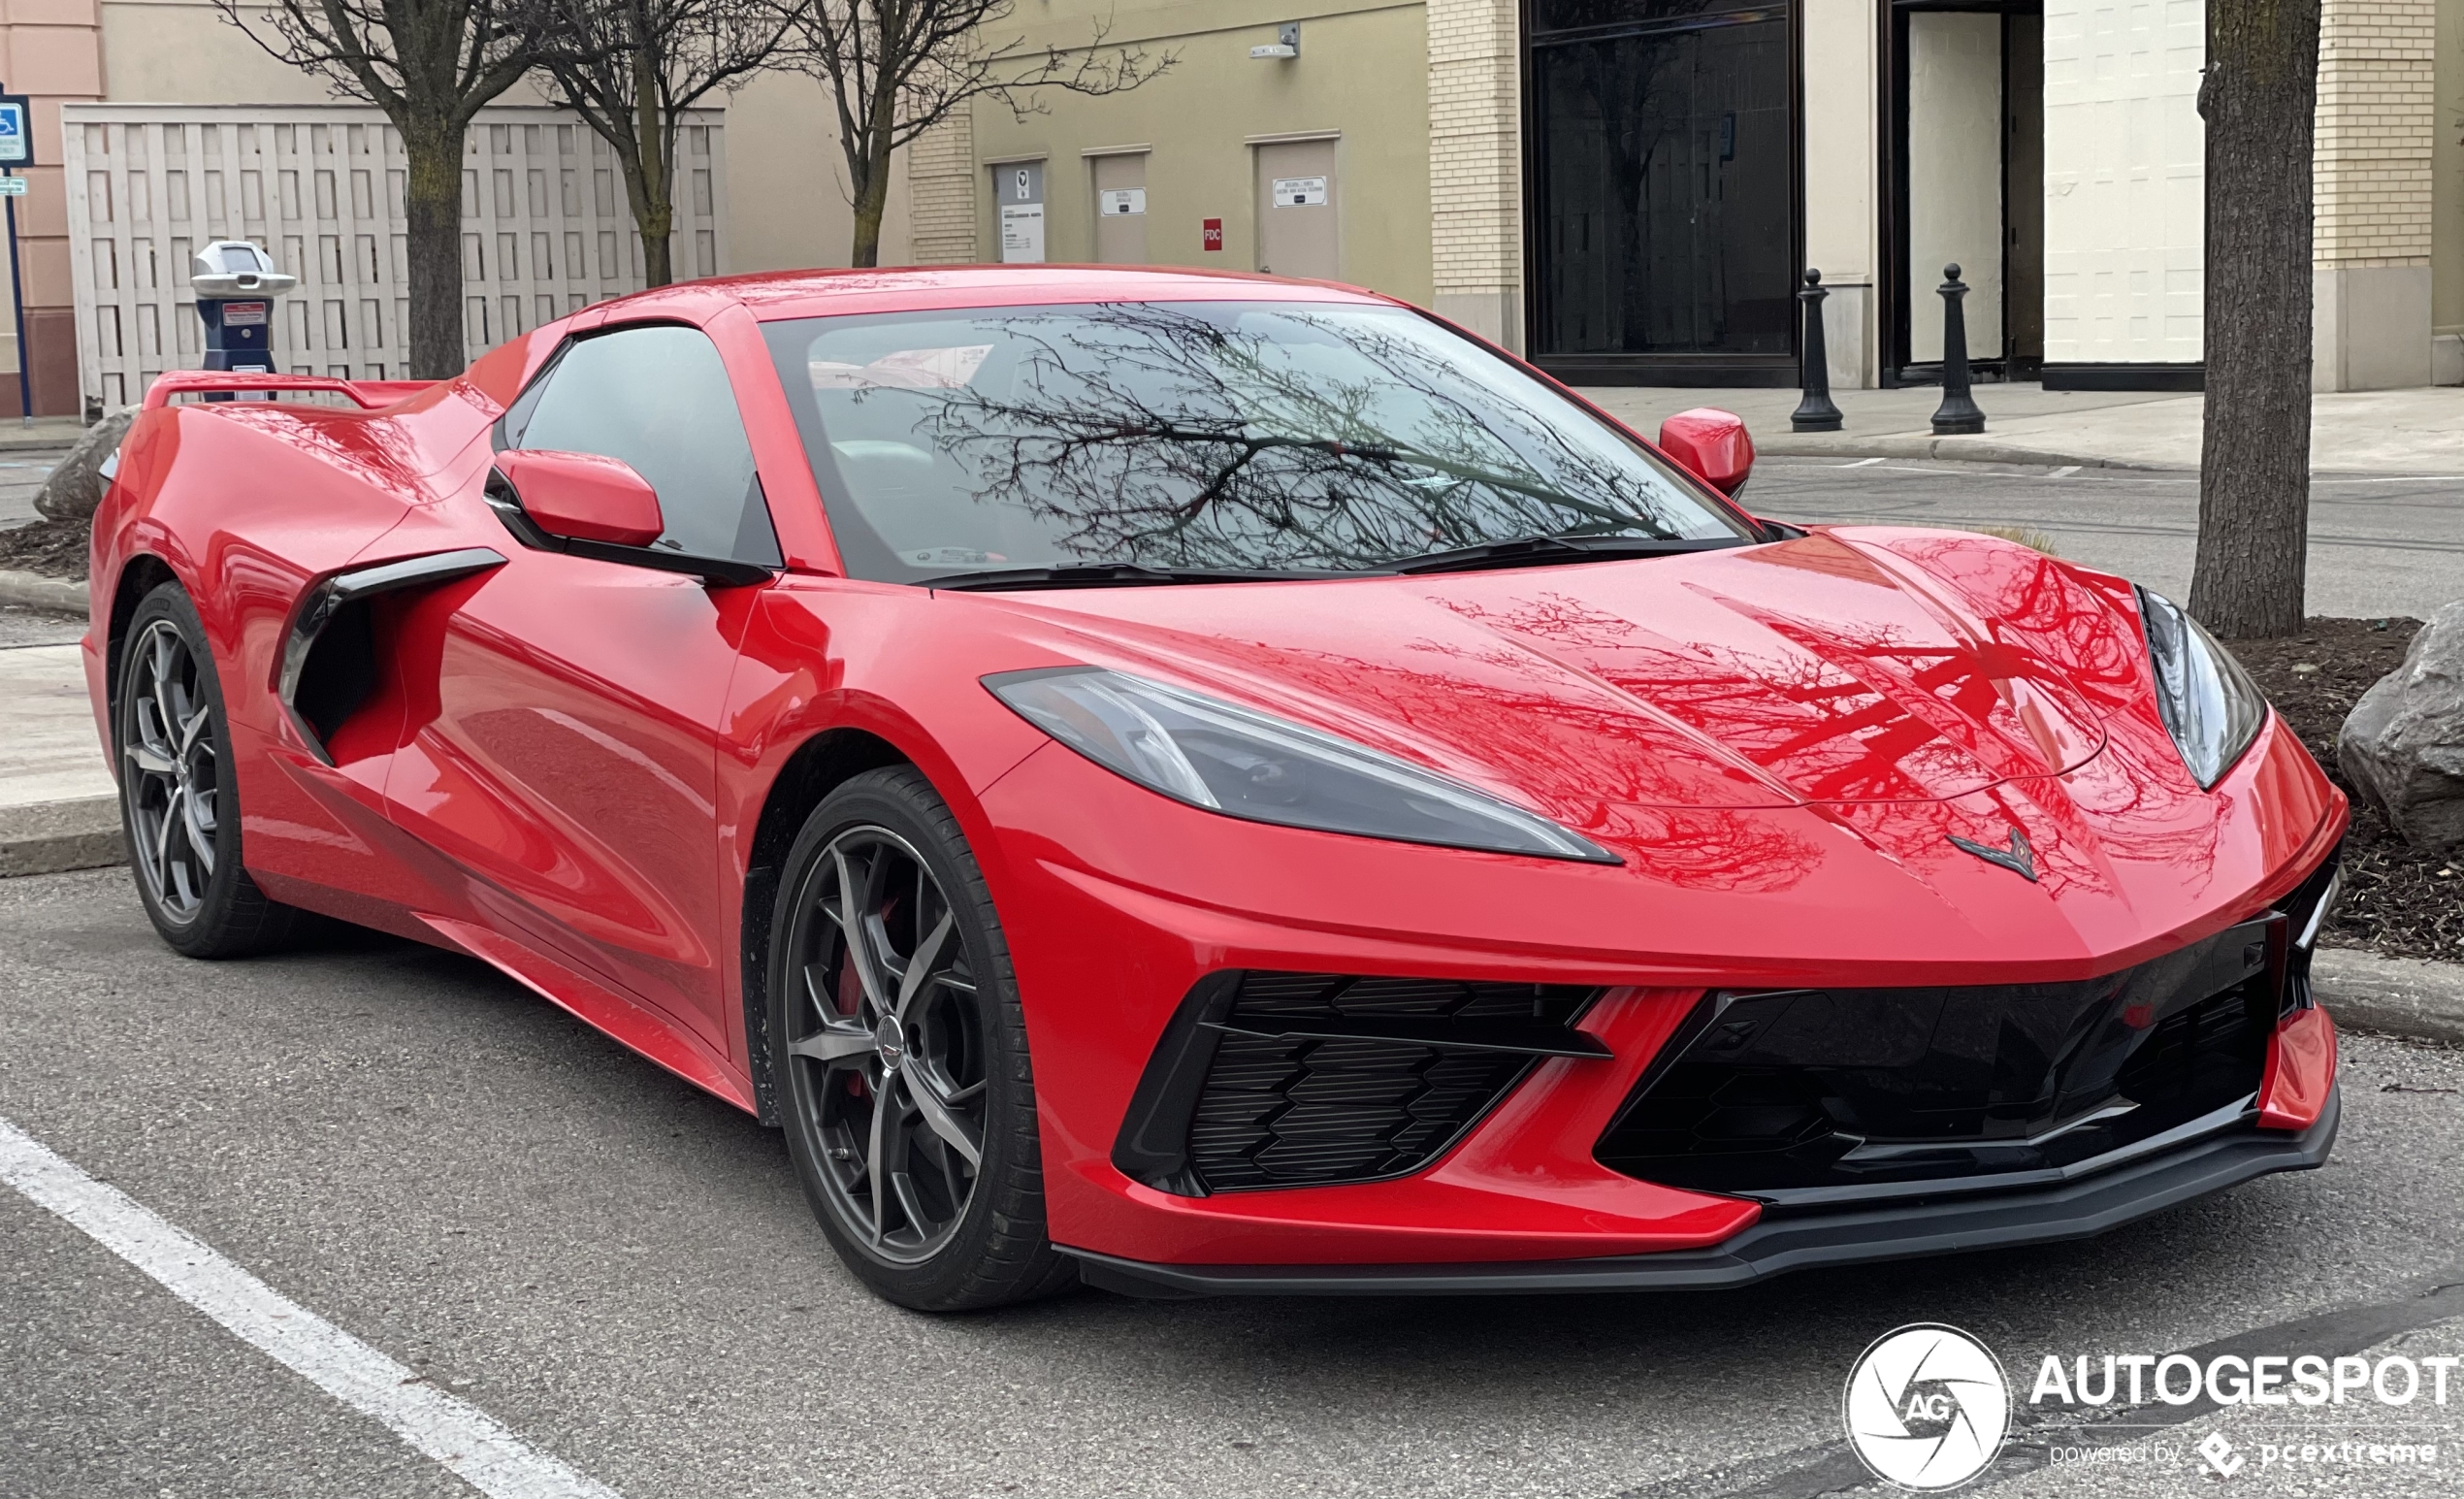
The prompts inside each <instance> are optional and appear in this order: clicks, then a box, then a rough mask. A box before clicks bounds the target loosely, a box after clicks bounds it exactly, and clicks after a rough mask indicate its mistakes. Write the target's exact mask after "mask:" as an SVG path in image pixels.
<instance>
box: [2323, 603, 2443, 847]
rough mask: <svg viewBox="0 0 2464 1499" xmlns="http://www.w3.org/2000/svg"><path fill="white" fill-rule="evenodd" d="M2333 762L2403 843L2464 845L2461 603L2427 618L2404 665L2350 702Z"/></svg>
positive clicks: (2407, 651) (2432, 845)
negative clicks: (2380, 812)
mask: <svg viewBox="0 0 2464 1499" xmlns="http://www.w3.org/2000/svg"><path fill="white" fill-rule="evenodd" d="M2336 763H2337V764H2339V765H2341V766H2344V772H2345V775H2346V776H2347V777H2348V778H2350V779H2351V782H2352V784H2353V785H2354V786H2355V787H2356V788H2358V789H2359V790H2360V792H2361V794H2362V795H2363V796H2365V797H2367V798H2370V799H2371V800H2373V801H2375V802H2377V803H2378V804H2379V805H2380V806H2381V807H2383V808H2384V809H2385V811H2386V814H2387V821H2388V822H2389V823H2390V824H2392V825H2393V826H2394V828H2395V831H2397V832H2399V833H2401V834H2403V836H2404V841H2406V842H2407V843H2410V844H2412V845H2413V846H2414V847H2415V848H2418V849H2424V850H2427V851H2428V852H2430V853H2434V854H2443V853H2452V852H2455V851H2457V850H2460V849H2464V602H2459V603H2450V604H2448V605H2447V607H2445V608H2443V609H2441V610H2439V611H2438V612H2437V613H2436V614H2433V615H2431V616H2430V622H2429V623H2428V624H2426V625H2424V626H2422V627H2421V633H2420V634H2419V635H2415V636H2414V637H2413V644H2412V646H2411V648H2410V649H2408V650H2406V651H2405V653H2404V665H2403V666H2400V667H2398V668H2395V669H2394V670H2393V671H2390V672H2388V673H2387V674H2386V675H2385V676H2383V677H2381V678H2380V679H2379V681H2378V683H2377V685H2375V686H2373V687H2372V688H2371V689H2370V690H2369V691H2368V692H2366V693H2363V694H2362V695H2361V701H2359V702H2356V703H2354V704H2353V705H2352V712H2351V716H2349V717H2347V718H2346V719H2345V726H2344V732H2343V733H2340V734H2339V735H2338V736H2337V738H2336Z"/></svg>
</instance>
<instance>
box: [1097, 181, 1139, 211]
mask: <svg viewBox="0 0 2464 1499" xmlns="http://www.w3.org/2000/svg"><path fill="white" fill-rule="evenodd" d="M1102 212H1103V215H1104V216H1105V217H1106V218H1119V217H1120V216H1121V215H1122V214H1124V213H1144V212H1147V189H1145V188H1143V187H1119V188H1115V189H1113V190H1112V191H1109V192H1107V193H1105V194H1103V210H1102Z"/></svg>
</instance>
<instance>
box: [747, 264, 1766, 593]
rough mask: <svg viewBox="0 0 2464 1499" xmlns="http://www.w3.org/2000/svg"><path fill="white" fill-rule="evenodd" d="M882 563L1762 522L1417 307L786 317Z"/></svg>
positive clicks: (828, 450)
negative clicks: (1704, 492)
mask: <svg viewBox="0 0 2464 1499" xmlns="http://www.w3.org/2000/svg"><path fill="white" fill-rule="evenodd" d="M768 332H769V334H770V338H771V342H772V347H773V349H774V351H775V352H776V354H777V356H778V359H779V364H780V368H781V375H782V378H783V379H784V380H785V381H786V382H787V384H788V388H789V389H790V390H791V392H794V393H796V394H797V395H798V396H799V397H800V396H802V394H803V393H804V392H810V397H809V399H810V403H811V404H810V406H809V407H805V406H802V404H801V402H800V401H799V412H798V415H799V419H800V420H801V421H802V423H803V425H804V430H805V441H806V445H807V449H808V451H809V452H811V453H812V455H813V457H814V467H815V471H816V476H817V478H818V479H819V480H820V482H821V487H822V491H823V493H824V495H825V497H826V498H827V502H828V504H829V505H830V516H831V521H832V525H833V528H834V529H835V530H836V531H837V532H839V533H840V538H841V546H842V549H843V550H845V551H846V552H848V554H849V560H850V564H851V566H852V567H854V568H855V569H856V570H857V571H858V572H859V575H865V576H877V577H887V578H894V579H899V580H905V581H916V580H920V579H924V578H928V577H932V576H936V575H939V574H943V573H949V572H953V571H959V570H983V569H999V568H1013V567H1014V568H1042V567H1052V566H1056V565H1061V566H1065V565H1070V564H1086V563H1129V564H1137V565H1141V566H1146V567H1152V568H1161V569H1216V570H1220V569H1243V570H1294V569H1305V570H1336V571H1359V570H1368V569H1377V568H1382V567H1386V566H1389V565H1392V564H1394V563H1397V562H1399V561H1403V560H1405V559H1409V558H1412V557H1417V556H1421V555H1423V554H1426V553H1429V552H1435V551H1446V550H1449V549H1453V548H1459V547H1465V546H1474V545H1478V544H1480V543H1484V542H1492V541H1499V540H1506V539H1510V538H1522V537H1532V536H1550V535H1561V536H1564V535H1571V536H1625V537H1637V538H1673V539H1682V538H1698V539H1708V538H1731V537H1736V536H1740V535H1742V534H1743V530H1742V527H1741V526H1740V525H1739V524H1738V523H1737V522H1735V520H1733V519H1732V518H1731V517H1730V516H1728V515H1725V514H1723V513H1721V512H1719V511H1718V510H1716V509H1714V508H1713V507H1712V506H1711V505H1709V504H1707V503H1706V502H1704V501H1703V500H1702V499H1701V498H1700V497H1699V496H1698V495H1697V494H1695V493H1694V492H1693V491H1692V490H1691V489H1689V488H1688V487H1687V486H1686V485H1685V484H1684V483H1683V482H1682V481H1680V480H1677V479H1675V478H1674V477H1672V476H1671V475H1670V474H1669V473H1666V472H1665V471H1663V470H1662V469H1661V468H1660V466H1659V465H1658V464H1657V463H1656V462H1654V461H1653V460H1652V459H1651V458H1650V457H1649V456H1648V455H1646V454H1645V453H1644V452H1642V451H1641V450H1640V449H1639V448H1637V446H1636V445H1635V444H1633V443H1631V442H1629V441H1627V440H1624V439H1623V438H1622V437H1620V436H1619V435H1617V434H1616V433H1615V432H1613V431H1612V430H1610V429H1609V428H1607V427H1606V426H1605V425H1603V424H1602V423H1601V422H1599V421H1598V420H1597V419H1595V418H1593V417H1592V416H1590V415H1589V414H1588V413H1587V412H1585V411H1583V410H1582V409H1581V408H1580V407H1576V406H1574V405H1573V404H1572V403H1571V402H1568V401H1567V400H1566V399H1565V398H1563V397H1562V396H1559V395H1558V394H1556V393H1555V392H1554V391H1551V390H1550V389H1548V387H1546V386H1545V385H1543V384H1541V383H1540V382H1539V381H1537V380H1535V379H1533V378H1531V377H1530V376H1529V375H1525V374H1524V373H1523V372H1521V371H1519V370H1517V369H1516V368H1514V367H1513V366H1511V365H1509V364H1508V363H1506V362H1505V361H1503V360H1500V359H1498V358H1496V357H1495V356H1494V355H1492V354H1489V353H1488V352H1486V351H1485V350H1482V349H1480V348H1479V347H1478V346H1477V345H1475V344H1473V343H1471V342H1468V341H1465V340H1463V339H1461V338H1458V337H1456V336H1455V335H1453V334H1451V333H1449V332H1447V331H1446V330H1445V329H1443V328H1442V327H1439V326H1438V325H1436V324H1433V323H1431V322H1429V321H1427V320H1425V319H1423V318H1421V317H1419V316H1417V315H1415V314H1413V313H1411V312H1409V311H1407V310H1402V309H1391V308H1376V307H1362V306H1357V305H1345V304H1293V305H1285V306H1261V305H1258V304H1251V303H1179V304H1163V303H1114V304H1102V305H1096V306H1071V307H1048V308H1022V309H989V310H966V311H960V312H928V313H908V314H897V315H892V316H885V317H839V318H816V319H809V320H805V321H802V322H797V323H785V324H772V325H770V327H769V330H768Z"/></svg>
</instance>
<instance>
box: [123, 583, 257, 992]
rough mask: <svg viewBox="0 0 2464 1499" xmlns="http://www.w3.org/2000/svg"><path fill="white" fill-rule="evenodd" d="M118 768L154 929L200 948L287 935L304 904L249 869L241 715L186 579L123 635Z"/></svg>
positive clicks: (131, 850)
mask: <svg viewBox="0 0 2464 1499" xmlns="http://www.w3.org/2000/svg"><path fill="white" fill-rule="evenodd" d="M117 681H118V683H119V689H118V698H117V701H114V702H113V704H112V738H113V749H114V750H115V751H116V759H115V764H114V765H113V769H114V770H115V771H116V772H117V779H118V781H119V809H120V826H121V828H122V829H123V831H125V832H126V834H127V837H128V864H129V871H130V873H132V874H133V875H135V876H136V879H137V896H138V898H139V899H140V900H142V901H143V902H145V906H146V917H147V918H148V919H150V920H151V921H152V922H153V924H154V929H155V930H156V931H157V932H160V933H161V934H162V939H163V940H164V941H165V942H168V943H170V944H171V945H172V947H173V948H174V949H175V950H177V951H178V952H180V953H183V954H185V955H187V956H188V957H190V958H242V957H245V956H247V955H249V954H251V953H262V952H265V951H267V950H268V949H271V948H275V947H278V946H280V945H281V944H282V943H284V942H286V941H288V940H289V939H290V936H291V932H292V929H293V927H294V926H295V925H296V924H297V922H298V920H299V916H300V912H299V911H298V909H297V908H295V907H292V906H287V905H283V904H281V903H280V902H278V901H276V900H273V899H271V898H269V897H268V896H266V893H265V892H264V891H262V890H260V889H258V888H257V882H256V881H255V880H253V879H250V878H249V877H248V871H247V869H246V868H245V867H244V866H243V862H242V854H241V848H240V793H239V788H238V786H237V784H236V781H237V777H236V776H235V775H234V774H233V773H232V770H231V767H230V766H229V765H228V763H227V755H228V752H229V745H230V742H231V740H230V733H229V727H228V726H229V725H230V722H231V718H230V715H229V713H228V712H227V711H225V709H224V706H223V700H222V682H221V678H220V676H219V675H218V673H216V671H215V670H214V662H213V652H212V651H211V649H209V648H208V646H207V644H206V632H205V627H204V626H203V625H202V624H200V623H199V622H198V619H197V609H196V606H195V605H194V604H192V603H189V602H188V596H187V594H185V593H183V592H182V591H181V590H180V587H179V585H178V583H165V584H162V585H161V586H160V587H158V588H156V589H155V590H154V591H153V592H151V593H149V594H147V595H146V597H145V599H144V600H143V601H142V602H140V603H138V605H137V612H136V613H135V614H134V615H132V616H130V618H129V621H128V631H127V634H126V635H123V636H122V637H121V646H120V659H119V671H118V676H117Z"/></svg>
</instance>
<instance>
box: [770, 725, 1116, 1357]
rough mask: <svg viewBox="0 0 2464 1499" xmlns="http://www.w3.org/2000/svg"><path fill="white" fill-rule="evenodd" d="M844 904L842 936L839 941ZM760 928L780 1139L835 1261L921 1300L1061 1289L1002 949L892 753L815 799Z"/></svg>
mask: <svg viewBox="0 0 2464 1499" xmlns="http://www.w3.org/2000/svg"><path fill="white" fill-rule="evenodd" d="M850 912H853V913H854V925H855V927H856V928H857V929H859V931H861V932H862V937H861V940H862V942H863V943H864V944H865V945H864V946H863V947H861V948H860V949H851V947H850V945H849V942H848V939H847V932H848V928H849V919H848V913H850ZM770 930H771V945H770V1016H769V1020H770V1035H769V1040H770V1048H769V1052H770V1057H771V1065H772V1067H773V1068H774V1069H775V1072H774V1081H775V1083H776V1086H777V1094H776V1096H777V1097H778V1099H779V1109H780V1114H781V1116H782V1122H783V1123H784V1124H785V1126H786V1132H787V1141H788V1152H789V1155H790V1156H791V1157H794V1162H795V1172H796V1176H797V1178H798V1179H799V1180H800V1181H801V1182H802V1183H803V1187H804V1194H805V1198H806V1200H807V1201H808V1202H809V1203H810V1204H811V1205H812V1209H813V1216H814V1217H815V1218H817V1219H819V1220H820V1221H821V1224H822V1228H823V1230H824V1231H825V1232H826V1233H827V1234H828V1235H829V1239H830V1243H831V1244H832V1245H833V1246H834V1247H835V1248H836V1249H837V1251H838V1254H839V1257H840V1258H841V1259H843V1260H845V1261H846V1263H847V1266H848V1268H849V1269H851V1270H853V1271H854V1272H855V1273H856V1275H857V1277H858V1278H859V1279H860V1280H862V1281H863V1283H864V1284H865V1285H866V1286H868V1287H871V1288H872V1289H873V1290H874V1292H876V1293H877V1294H879V1295H880V1296H882V1297H883V1298H885V1299H887V1300H890V1301H893V1302H895V1303H897V1304H898V1305H900V1306H905V1307H913V1308H915V1309H917V1310H919V1311H926V1312H958V1311H971V1310H976V1309H979V1308H984V1307H993V1306H1002V1305H1006V1304H1008V1303H1011V1302H1017V1301H1026V1300H1031V1299H1033V1298H1035V1297H1038V1296H1047V1295H1051V1294H1053V1293H1054V1292H1055V1291H1058V1290H1061V1289H1064V1288H1066V1287H1069V1286H1071V1285H1072V1284H1074V1283H1075V1282H1076V1280H1077V1270H1076V1266H1075V1265H1074V1263H1073V1262H1072V1261H1071V1260H1069V1259H1068V1258H1066V1257H1065V1256H1063V1255H1059V1254H1057V1253H1055V1252H1054V1249H1053V1247H1052V1244H1051V1242H1050V1241H1049V1240H1048V1239H1047V1238H1046V1237H1045V1226H1044V1224H1045V1220H1044V1173H1043V1156H1042V1152H1041V1150H1040V1148H1039V1145H1038V1142H1037V1138H1036V1124H1035V1077H1034V1070H1033V1068H1032V1067H1031V1066H1030V1065H1029V1064H1028V1059H1027V1046H1026V1022H1025V1018H1024V1016H1023V1015H1022V1013H1021V1010H1020V1008H1019V999H1018V984H1017V981H1016V979H1015V977H1014V976H1013V974H1012V972H1011V968H1010V952H1009V946H1008V944H1007V943H1006V942H1004V941H1003V940H1002V936H1001V927H1000V923H999V921H998V920H997V919H996V918H995V916H994V914H993V910H992V896H991V893H990V892H989V890H987V889H986V887H985V883H984V875H983V872H982V871H981V870H980V869H979V868H977V866H976V863H975V858H974V856H973V855H971V854H970V853H968V851H967V845H966V839H965V837H964V836H963V835H962V834H961V833H960V832H959V831H958V823H957V819H956V818H955V817H953V816H952V815H951V813H950V808H949V806H948V805H947V804H946V803H945V802H943V801H942V799H941V798H940V797H939V796H938V795H936V794H935V793H934V792H933V789H932V787H931V785H930V783H929V782H927V781H926V780H925V779H924V777H923V776H922V775H920V774H918V773H917V772H916V771H915V770H913V769H911V768H908V767H905V766H899V767H895V768H891V769H883V770H872V771H867V772H865V773H864V774H862V775H859V776H857V777H855V778H854V779H853V780H850V781H848V782H847V783H846V784H845V785H843V786H841V787H839V788H838V789H837V790H836V791H834V792H832V793H831V794H830V795H829V796H828V798H826V799H825V800H824V801H823V802H822V804H821V805H820V806H819V807H818V808H816V809H815V810H814V812H813V815H812V816H811V817H810V818H809V819H807V820H806V822H805V824H804V829H803V831H802V832H800V833H799V834H798V835H797V836H796V839H795V844H794V848H793V849H792V850H790V852H789V854H788V858H787V863H786V864H785V866H784V868H783V869H782V871H781V878H780V880H779V896H778V906H777V909H776V912H775V915H774V920H773V921H772V923H771V926H770ZM936 933H938V935H937V936H936ZM868 974H869V977H868V976H867V975H868ZM885 1100H887V1102H888V1104H889V1105H890V1106H889V1107H887V1108H885V1107H884V1102H885ZM970 1148H971V1149H972V1150H973V1152H974V1154H975V1156H976V1159H975V1160H974V1161H973V1162H972V1163H969V1162H968V1161H967V1160H966V1154H967V1152H968V1150H969V1149H970ZM877 1182H879V1183H887V1184H889V1189H887V1190H881V1191H876V1190H874V1184H875V1183H877Z"/></svg>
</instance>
